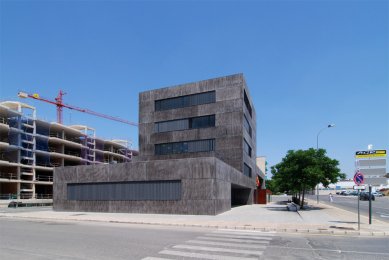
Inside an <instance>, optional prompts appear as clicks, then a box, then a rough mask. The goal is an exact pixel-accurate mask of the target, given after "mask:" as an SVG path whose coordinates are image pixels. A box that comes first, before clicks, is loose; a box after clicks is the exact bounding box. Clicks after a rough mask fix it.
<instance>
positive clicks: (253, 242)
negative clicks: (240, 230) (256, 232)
mask: <svg viewBox="0 0 389 260" xmlns="http://www.w3.org/2000/svg"><path fill="white" fill-rule="evenodd" d="M197 239H201V240H214V241H225V242H238V243H247V244H269V241H263V240H262V241H261V240H258V241H254V240H247V239H237V238H222V237H198V238H197Z"/></svg>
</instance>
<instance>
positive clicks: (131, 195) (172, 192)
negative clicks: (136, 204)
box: [67, 180, 181, 201]
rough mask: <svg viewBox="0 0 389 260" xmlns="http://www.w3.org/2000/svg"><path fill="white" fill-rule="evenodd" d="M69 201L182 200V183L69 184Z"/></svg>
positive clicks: (174, 181) (170, 181)
mask: <svg viewBox="0 0 389 260" xmlns="http://www.w3.org/2000/svg"><path fill="white" fill-rule="evenodd" d="M67 199H68V200H79V201H88V200H97V201H117V200H124V201H125V200H127V201H128V200H135V201H136V200H180V199H181V181H180V180H169V181H129V182H102V183H69V184H68V185H67Z"/></svg>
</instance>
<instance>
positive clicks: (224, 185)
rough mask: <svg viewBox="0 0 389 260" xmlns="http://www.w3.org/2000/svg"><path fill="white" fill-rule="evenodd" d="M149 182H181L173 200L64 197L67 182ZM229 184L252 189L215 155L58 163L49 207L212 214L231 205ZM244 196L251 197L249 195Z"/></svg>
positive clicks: (59, 208) (79, 209)
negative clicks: (73, 198)
mask: <svg viewBox="0 0 389 260" xmlns="http://www.w3.org/2000/svg"><path fill="white" fill-rule="evenodd" d="M172 169H174V170H172ZM148 180H181V183H182V194H181V199H180V200H175V201H152V200H150V201H144V200H142V201H98V200H90V201H76V200H68V199H67V184H69V183H100V182H128V181H130V182H131V181H145V182H147V181H148ZM231 183H232V184H235V185H239V186H242V187H250V188H251V190H253V189H254V187H255V185H253V183H252V182H251V181H250V179H248V178H247V177H246V176H244V175H242V173H241V172H239V171H237V170H236V169H234V168H232V167H230V166H229V165H227V164H225V163H224V162H222V161H220V160H218V159H217V158H215V157H207V158H188V159H174V160H161V161H159V160H155V161H148V162H134V163H122V164H116V165H93V166H74V167H61V168H57V169H56V170H55V180H54V190H55V193H54V210H64V211H95V212H96V211H97V212H133V213H164V214H191V215H216V214H219V213H222V212H224V211H227V210H230V209H231ZM247 200H252V194H250V196H249V197H247ZM246 203H248V202H247V201H246Z"/></svg>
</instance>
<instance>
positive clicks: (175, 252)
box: [159, 250, 258, 260]
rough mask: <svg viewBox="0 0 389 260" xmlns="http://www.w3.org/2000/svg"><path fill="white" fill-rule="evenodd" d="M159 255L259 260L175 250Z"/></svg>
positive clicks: (220, 259) (247, 259) (226, 259)
mask: <svg viewBox="0 0 389 260" xmlns="http://www.w3.org/2000/svg"><path fill="white" fill-rule="evenodd" d="M159 253H160V254H166V255H173V256H182V257H193V258H200V259H211V260H258V258H252V257H237V256H226V255H209V254H202V253H192V252H181V251H173V250H163V251H161V252H159Z"/></svg>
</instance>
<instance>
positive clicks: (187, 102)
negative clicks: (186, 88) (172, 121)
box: [155, 91, 216, 111]
mask: <svg viewBox="0 0 389 260" xmlns="http://www.w3.org/2000/svg"><path fill="white" fill-rule="evenodd" d="M215 102H216V95H215V91H209V92H204V93H198V94H193V95H187V96H181V97H174V98H167V99H161V100H156V101H155V111H163V110H169V109H175V108H183V107H190V106H198V105H202V104H209V103H215Z"/></svg>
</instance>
